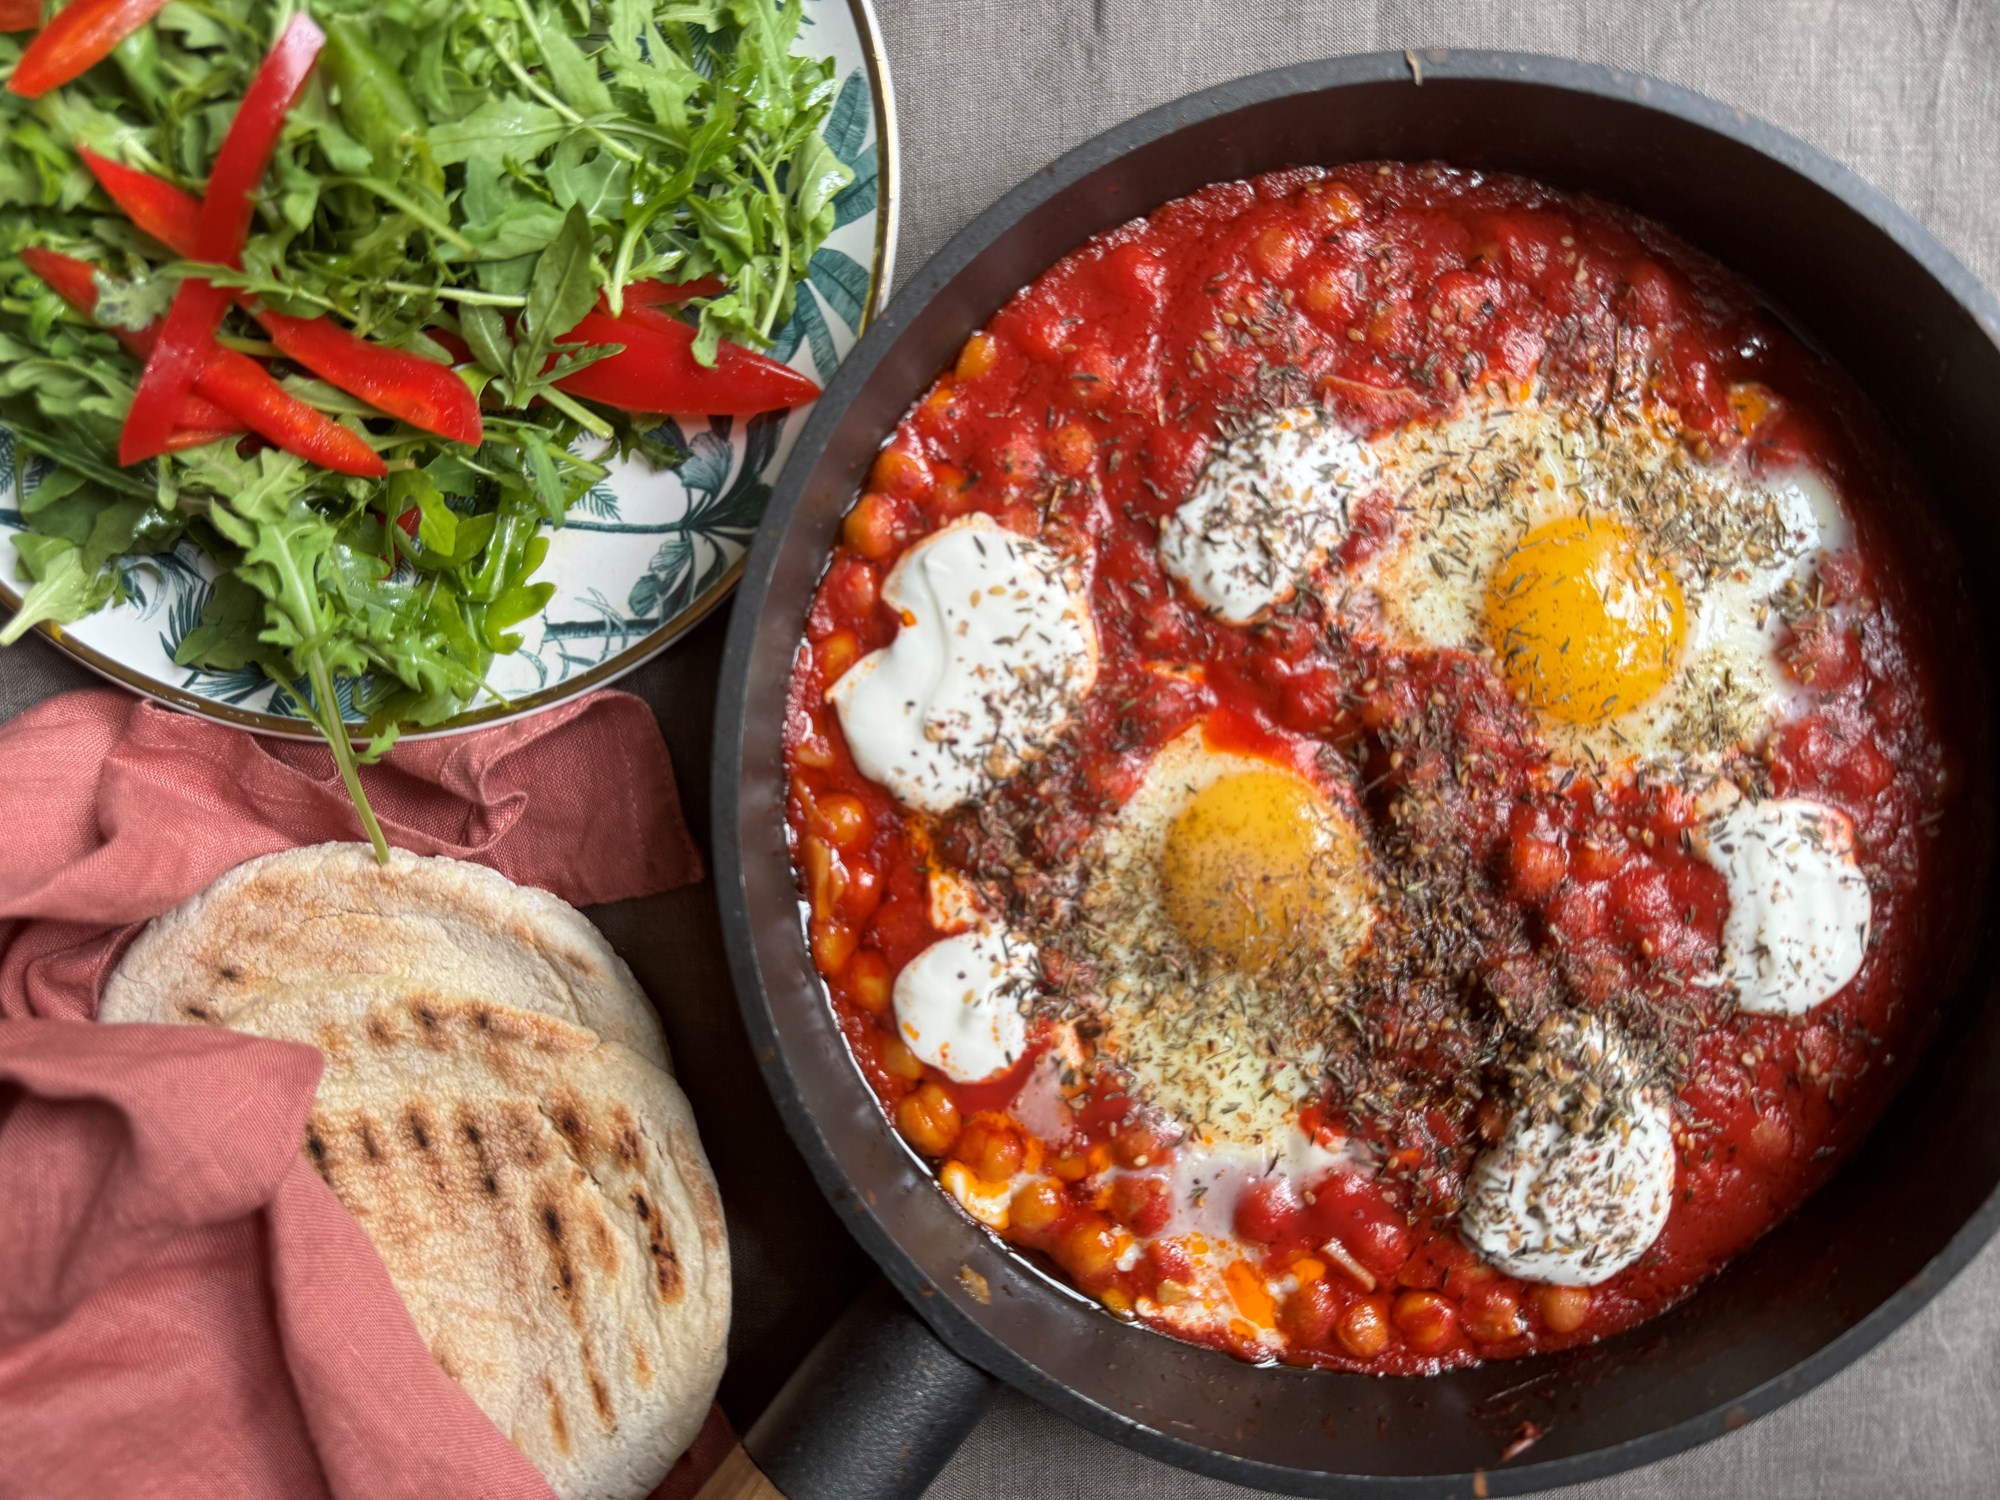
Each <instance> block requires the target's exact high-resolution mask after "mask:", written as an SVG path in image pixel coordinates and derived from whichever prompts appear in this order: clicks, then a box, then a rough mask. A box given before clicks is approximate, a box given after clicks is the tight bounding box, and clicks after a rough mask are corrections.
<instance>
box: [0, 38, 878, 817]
mask: <svg viewBox="0 0 2000 1500" xmlns="http://www.w3.org/2000/svg"><path fill="white" fill-rule="evenodd" d="M119 5H122V6H123V12H122V14H124V15H126V16H127V17H128V18H129V16H130V15H131V14H134V13H137V14H139V15H141V16H142V18H143V23H142V24H139V25H138V26H137V28H136V29H132V30H129V32H128V33H126V34H124V35H123V39H122V40H120V41H117V42H116V45H115V48H113V49H112V50H110V52H109V55H108V56H106V57H104V58H103V60H102V61H96V62H94V63H92V62H90V61H89V58H90V56H91V53H90V52H89V51H88V50H78V49H79V47H80V46H82V47H84V48H86V49H87V46H88V44H89V42H88V39H89V38H90V37H91V36H95V35H97V34H98V33H97V32H93V31H92V30H91V26H92V24H93V23H98V22H101V19H102V17H101V16H99V15H96V14H93V13H91V12H90V11H88V10H87V8H88V7H92V6H95V7H96V8H97V10H98V11H101V12H112V11H113V10H114V7H116V6H119ZM155 10H156V11H157V14H153V12H154V11H155ZM71 11H75V14H74V15H71V14H70V12H71ZM299 11H309V12H310V19H309V20H304V19H298V18H296V17H295V12H299ZM65 18H67V21H66V19H65ZM800 22H801V14H800V0H785V3H782V4H780V3H775V0H365V3H364V0H311V3H310V4H309V5H307V6H303V7H298V6H291V5H286V4H271V3H260V0H170V3H167V4H165V5H164V7H160V6H159V5H158V3H157V0H154V3H153V4H151V5H140V6H138V7H134V6H133V5H132V3H131V0H69V4H68V5H66V6H64V7H63V8H61V9H59V10H55V11H53V13H52V14H51V15H50V16H49V17H48V19H47V20H46V22H45V23H44V24H43V25H42V26H41V28H40V30H39V32H29V31H21V32H15V33H12V34H9V35H0V79H6V78H10V77H11V78H12V79H13V80H14V85H15V86H14V88H10V89H8V90H7V91H5V92H0V424H4V425H5V426H6V427H7V428H8V429H10V430H11V431H12V433H13V435H14V440H15V442H16V444H17V447H18V450H19V451H20V452H21V453H23V454H33V455H39V456H41V457H42V458H43V459H45V460H47V461H48V462H47V464H45V465H43V466H41V468H42V471H43V477H42V478H41V480H40V482H39V483H38V484H36V485H35V486H34V487H33V488H32V489H29V490H26V491H25V492H24V493H18V494H16V495H15V496H13V497H12V498H11V500H10V501H8V502H7V503H10V504H12V505H14V506H16V507H18V509H19V510H20V511H21V513H22V515H23V516H24V518H25V521H26V524H27V527H28V530H27V531H26V532H24V533H23V534H21V535H20V536H19V537H18V538H17V545H18V549H19V555H20V559H21V565H22V570H23V573H24V575H25V576H24V578H23V582H24V583H25V584H26V585H27V587H26V589H25V596H24V601H23V605H22V608H21V609H20V610H19V611H18V612H17V613H16V614H15V615H14V617H13V618H12V620H11V621H9V622H7V623H6V625H5V627H4V629H0V643H5V642H8V641H12V640H13V639H15V638H17V637H18V636H19V635H21V633H22V632H24V631H25V630H27V629H28V628H29V627H30V626H32V625H33V624H35V623H37V622H39V621H53V622H56V623H63V622H68V621H71V620H75V619H78V618H80V617H81V616H83V615H86V614H88V613H90V612H92V611H94V610H96V609H98V608H100V607H102V606H103V605H105V604H106V603H107V602H109V601H111V600H113V599H115V598H117V597H118V594H119V590H120V587H121V585H120V578H121V569H120V566H119V562H120V559H121V558H124V557H127V556H130V555H132V554H136V553H153V552H160V551H163V550H166V549H170V548H173V547H176V546H178V545H180V544H182V543H183V542H192V543H194V544H196V545H197V546H199V547H200V548H201V549H202V550H203V551H204V552H205V553H206V554H208V556H209V557H211V558H212V559H213V560H214V562H215V563H216V564H217V567H218V570H219V576H218V578H217V581H216V586H215V588H214V590H213V592H212V595H211V596H210V599H209V603H208V605H207V608H206V611H205V613H204V614H203V616H202V619H201V622H200V625H199V627H198V628H197V629H195V630H194V631H192V632H191V633H190V634H189V635H188V636H187V637H186V638H185V640H184V641H183V643H182V645H181V647H180V650H179V654H178V659H179V660H180V661H181V662H182V663H183V664H185V665H189V666H196V667H201V668H205V669H210V670H217V671H233V670H241V669H243V668H246V667H255V668H259V669H261V670H262V671H263V672H265V673H267V674H269V675H270V676H271V677H272V678H274V679H276V680H277V681H278V682H280V683H282V684H283V685H284V686H285V688H286V689H287V691H288V692H290V693H291V694H292V695H293V696H294V697H295V698H296V700H297V701H298V702H299V704H300V705H301V706H302V708H303V709H304V711H306V712H307V713H309V714H310V715H311V717H312V719H313V721H314V722H315V723H316V724H317V725H318V727H319V728H320V730H321V731H322V733H324V734H325V735H326V737H327V739H328V740H329V742H330V743H331V745H332V746H333V748H334V751H335V755H336V759H337V760H339V762H340V763H341V768H342V771H343V773H344V774H345V775H346V776H347V779H348V785H349V788H350V791H351V792H352V793H353V794H354V796H355V800H356V803H357V807H358V809H359V810H360V812H361V814H362V817H363V821H364V824H365V826H366V827H367V829H368V831H369V833H370V835H371V837H373V838H374V839H375V840H376V842H377V844H378V846H379V845H380V843H381V836H380V832H379V830H378V829H377V828H376V826H375V822H374V819H373V817H372V815H371V814H369V813H368V811H367V807H366V800H365V798H364V797H363V796H362V795H361V790H360V783H359V779H358V777H357V776H356V775H355V773H354V764H355V761H356V759H357V756H356V752H355V750H354V748H353V747H352V745H351V744H350V741H349V738H348V734H347V732H346V728H345V726H344V725H343V723H342V722H341V710H340V708H339V706H338V704H337V702H336V700H335V695H334V688H333V682H334V679H335V678H336V677H341V678H349V679H353V680H354V683H355V688H354V694H353V701H354V703H355V707H356V708H357V710H359V712H360V713H362V714H363V715H364V716H366V718H367V720H368V732H369V744H368V749H367V752H366V756H364V757H361V758H364V759H365V758H367V757H372V756H379V755H380V754H381V753H382V752H383V751H384V750H385V749H386V748H387V747H388V745H389V744H390V743H391V742H392V741H393V739H394V737H395V734H396V732H397V729H398V727H399V726H412V725H414V726H423V725H431V724H436V723H438V722H440V721H442V720H444V719H447V718H449V717H451V716H452V715H453V714H455V713H457V712H459V711H460V710H461V709H463V708H464V707H465V706H466V705H467V703H469V702H470V701H471V700H472V699H473V698H474V697H475V696H477V695H478V694H479V693H480V692H481V691H482V690H485V689H486V688H487V687H488V682H487V672H488V668H489V665H490V663H491V662H492V660H493V658H494V657H495V655H496V654H502V653H506V652H509V651H512V650H514V649H515V648H516V647H517V646H518V645H519V644H520V637H519V636H518V635H517V634H515V633H514V632H513V627H515V626H517V625H518V624H519V623H520V622H521V621H523V620H525V619H527V618H528V617H530V616H532V615H533V614H535V613H536V612H537V611H538V610H539V609H540V608H541V606H542V604H543V603H544V601H545V600H546V599H547V598H548V596H549V593H550V592H551V586H550V585H548V584H545V583H539V582H537V581H536V580H535V574H536V570H537V568H538V567H539V565H540V564H541V562H542V560H543V557H544V555H545V553H546V552H547V550H548V537H547V535H546V528H547V527H549V526H554V525H560V524H561V523H562V520H563V518H564V515H565V513H566V512H567V511H568V509H569V508H570V506H571V505H572V504H573V503H575V502H576V501H577V500H578V499H579V498H580V497H581V496H583V495H584V494H585V493H586V492H588V491H589V490H590V488H591V487H592V485H594V484H595V483H596V482H597V481H599V480H600V479H602V478H603V477H604V475H605V472H606V471H605V469H604V467H603V466H602V465H601V464H600V463H599V462H597V461H596V459H595V458H592V457H585V456H581V455H582V454H583V453H586V452H588V453H595V454H598V455H603V454H608V453H609V452H612V451H616V452H618V453H620V454H624V455H633V454H636V455H639V456H640V457H642V458H644V459H647V460H650V461H651V462H653V463H655V464H666V463H671V462H673V461H675V460H676V459H678V458H679V457H680V456H681V455H680V454H678V453H677V452H675V451H674V450H673V449H671V448H670V447H669V446H667V445H666V444H664V443H662V442H660V441H658V440H656V439H655V438H654V437H651V436H649V435H648V434H649V433H652V432H655V431H658V430H660V423H659V420H658V417H657V416H656V415H654V414H655V413H659V412H666V411H694V412H704V413H706V412H718V413H720V412H748V411H753V410H765V409H772V408H775V407H779V406H788V405H795V404H797V403H798V401H800V400H803V399H810V396H811V395H812V394H814V393H815V391H816V388H815V387H813V386H812V385H811V382H809V381H806V380H805V379H804V377H801V376H796V375H793V374H792V373H791V372H789V371H785V370H782V368H781V367H779V366H777V365H776V364H775V362H773V361H770V360H766V359H763V358H762V357H760V356H758V355H757V354H756V353H755V352H754V351H756V350H757V349H759V348H761V347H763V346H766V345H768V344H769V342H770V340H771V338H772V336H773V334H774V332H775V331H777V330H778V329H779V328H781V327H782V326H783V324H784V323H785V321H786V320H787V319H788V318H789V317H790V315H791V312H792V306H793V300H794V296H795V293H796V288H797V284H798V282H799V281H800V280H802V279H803V278H804V277H805V276H806V273H807V267H808V262H809V261H810V260H811V258H812V255H813V253H814V252H815V250H817V249H818V248H819V246H820V244H821V242H822V241H823V240H824V239H825V237H826V236H827V234H828V233H829V232H830V231H831V229H832V228H833V226H834V214H835V208H834V203H833V199H834V196H835V195H836V194H837V193H838V192H839V191H840V190H841V188H843V187H844V186H845V185H846V184H847V182H848V181H849V180H850V178H851V175H852V174H851V173H850V172H849V171H848V169H847V168H846V167H845V166H843V165H842V164H841V162H840V161H839V160H838V159H837V158H836V157H835V155H834V153H833V152H832V151H831V150H830V149H829V148H828V146H827V143H826V141H825V140H824V139H823V137H822V134H821V131H822V128H823V127H824V125H825V124H826V121H827V118H828V115H829V112H830V110H831V108H832V105H833V102H834V98H835V81H834V78H833V76H832V64H831V63H830V62H829V61H827V60H824V59H816V58H809V57H803V56H799V55H796V54H795V53H794V50H793V43H794V41H795V39H796V37H797V34H798V30H799V26H800ZM99 30H100V31H101V26H100V27H99ZM307 33H310V36H309V37H308V36H307ZM79 36H83V37H84V38H85V42H84V43H82V44H80V43H79V42H78V41H77V38H78V37H79ZM313 38H318V40H313ZM288 47H290V48H292V49H293V52H292V55H290V56H289V57H286V56H283V55H282V54H284V53H285V51H286V49H287V48H288ZM300 47H303V48H304V50H303V51H301V50H299V48H300ZM315 53H316V56H315V55H314V54H315ZM52 59H53V63H52V61H51V60H52ZM286 66H290V67H293V68H294V69H295V70H302V71H303V79H304V81H303V85H302V86H301V87H299V88H298V90H297V92H296V94H295V95H287V94H286V92H285V91H286V90H289V89H290V88H291V87H292V84H293V83H294V82H295V81H296V80H295V79H294V78H291V77H288V76H285V73H284V68H285V67H286ZM52 67H53V71H52ZM71 72H74V73H75V76H73V77H71V76H67V75H68V74H69V73H71ZM31 73H32V74H33V75H34V79H35V82H34V83H33V85H32V89H33V91H34V92H35V94H36V96H35V97H32V98H30V97H24V96H23V93H22V92H17V91H16V90H17V89H26V88H29V87H30V85H29V84H27V83H25V82H24V81H23V80H24V79H26V78H27V76H28V75H29V74H31ZM50 78H62V79H63V80H64V81H62V82H60V84H59V85H51V84H50V83H49V82H48V80H49V79H50ZM273 89H276V90H278V92H277V93H276V94H272V92H271V91H272V90H273ZM271 98H276V99H278V101H279V103H278V107H277V108H276V109H275V110H272V111H271V112H270V121H269V135H270V139H269V140H268V141H258V140H256V139H254V137H255V134H256V131H257V122H256V115H257V112H258V111H259V109H260V108H267V107H268V105H269V101H270V99H271ZM260 99H261V100H263V101H264V102H263V104H261V105H260V103H259V100H260ZM260 149H261V150H266V151H268V156H267V157H260V156H257V155H255V154H254V152H255V151H256V150H260ZM245 161H249V162H251V163H252V168H251V170H252V171H253V172H254V173H255V175H254V178H246V184H249V183H254V186H253V187H252V188H251V190H250V191H248V192H247V194H240V195H239V196H241V197H243V198H244V199H245V207H244V211H245V212H246V213H247V215H248V221H247V230H246V231H245V232H243V233H242V234H241V235H240V236H236V237H234V238H232V237H231V236H230V234H229V232H228V225H227V223H226V222H225V221H226V220H227V217H228V213H229V211H230V209H231V207H232V205H231V203H230V202H229V201H228V200H229V197H230V192H231V189H230V188H229V186H228V178H229V175H230V173H231V172H232V170H236V171H240V170H242V163H243V162H245ZM204 252H205V253H204ZM203 297H208V298H210V299H212V301H213V303H214V306H213V307H212V308H209V309H207V311H208V319H209V321H208V323H206V324H204V323H203V322H202V320H201V316H200V314H201V312H202V310H203V309H202V308H201V307H200V306H196V305H195V304H198V303H200V302H201V299H202V298H203ZM184 304H186V305H184ZM218 309H219V310H218ZM218 320H219V321H218ZM191 329H192V330H193V332H192V333H191V332H190V330H191ZM211 329H212V331H209V330H211ZM419 362H420V363H419ZM441 372H443V373H442V374H441ZM445 375H448V378H444V376H445ZM440 379H443V385H442V387H440V385H439V381H440ZM787 382H790V384H787ZM460 385H462V386H463V388H464V389H463V392H462V393H461V392H460V390H459V387H460ZM175 403H178V404H175ZM690 403H695V404H690ZM426 413H436V414H437V415H429V416H427V415H426ZM149 423H150V426H151V428H152V429H153V430H154V431H155V433H156V436H155V440H154V441H152V442H150V443H147V442H141V441H136V440H135V433H137V432H138V431H139V429H141V428H142V427H145V426H147V425H148V424H149ZM158 434H165V436H164V437H160V436H158ZM51 466H52V467H51ZM15 467H16V473H17V479H16V485H17V487H18V486H19V485H20V483H21V481H20V480H19V478H18V475H19V474H20V473H21V472H22V471H23V470H24V469H25V467H26V466H25V465H24V464H17V465H16V466H15Z"/></svg>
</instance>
